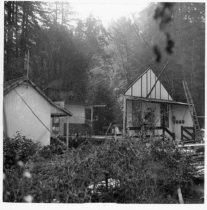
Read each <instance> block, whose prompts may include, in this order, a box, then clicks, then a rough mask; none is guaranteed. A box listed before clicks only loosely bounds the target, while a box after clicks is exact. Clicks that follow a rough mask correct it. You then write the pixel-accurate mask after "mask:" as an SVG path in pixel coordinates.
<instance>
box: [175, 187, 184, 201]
mask: <svg viewBox="0 0 207 210" xmlns="http://www.w3.org/2000/svg"><path fill="white" fill-rule="evenodd" d="M177 193H178V199H179V203H180V204H184V201H183V195H182V192H181V189H180V186H179V187H178V189H177Z"/></svg>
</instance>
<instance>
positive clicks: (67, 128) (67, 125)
mask: <svg viewBox="0 0 207 210" xmlns="http://www.w3.org/2000/svg"><path fill="white" fill-rule="evenodd" d="M66 146H67V150H68V148H69V116H67V123H66Z"/></svg>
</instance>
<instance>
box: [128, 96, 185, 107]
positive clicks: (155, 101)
mask: <svg viewBox="0 0 207 210" xmlns="http://www.w3.org/2000/svg"><path fill="white" fill-rule="evenodd" d="M124 97H125V98H126V99H128V100H131V101H147V102H152V103H168V104H175V105H184V106H189V104H188V103H184V102H177V101H168V100H159V99H148V98H141V97H136V96H126V95H125V96H124Z"/></svg>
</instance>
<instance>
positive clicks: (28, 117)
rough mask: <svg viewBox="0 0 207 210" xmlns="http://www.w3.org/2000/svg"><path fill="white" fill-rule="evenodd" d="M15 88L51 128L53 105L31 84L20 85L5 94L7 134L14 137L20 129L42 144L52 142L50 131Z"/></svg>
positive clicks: (5, 126) (5, 125)
mask: <svg viewBox="0 0 207 210" xmlns="http://www.w3.org/2000/svg"><path fill="white" fill-rule="evenodd" d="M15 90H16V91H17V92H18V93H19V94H20V95H21V97H22V98H24V100H25V101H26V102H27V104H29V106H30V107H31V109H32V110H33V111H34V113H35V114H36V115H37V116H38V117H39V118H40V119H41V121H42V122H43V123H44V124H45V125H46V127H47V128H49V129H50V128H51V124H50V122H51V109H52V106H51V105H50V104H49V102H48V101H47V100H45V98H44V97H42V96H41V95H40V94H39V93H38V92H37V91H36V90H35V89H34V88H33V87H31V86H30V85H20V86H18V87H17V88H15V89H14V90H12V91H10V92H9V93H8V94H7V95H5V96H4V102H3V103H4V111H5V119H4V129H5V128H7V135H8V136H9V137H13V136H15V135H16V132H17V131H19V132H20V133H21V134H22V135H24V136H26V137H27V138H31V139H32V140H33V141H35V142H40V143H41V144H42V145H48V144H50V132H49V131H48V130H47V129H46V128H45V127H44V126H43V125H42V124H41V123H40V121H39V120H38V119H37V117H36V116H35V115H34V114H33V113H32V112H31V110H30V109H29V108H28V107H27V105H26V104H25V103H24V102H23V101H22V99H21V98H20V97H19V96H18V95H17V93H16V92H15Z"/></svg>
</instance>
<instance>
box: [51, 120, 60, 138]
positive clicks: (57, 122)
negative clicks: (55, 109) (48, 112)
mask: <svg viewBox="0 0 207 210" xmlns="http://www.w3.org/2000/svg"><path fill="white" fill-rule="evenodd" d="M59 132H60V118H59V117H52V133H53V134H55V135H57V134H58V133H59Z"/></svg>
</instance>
